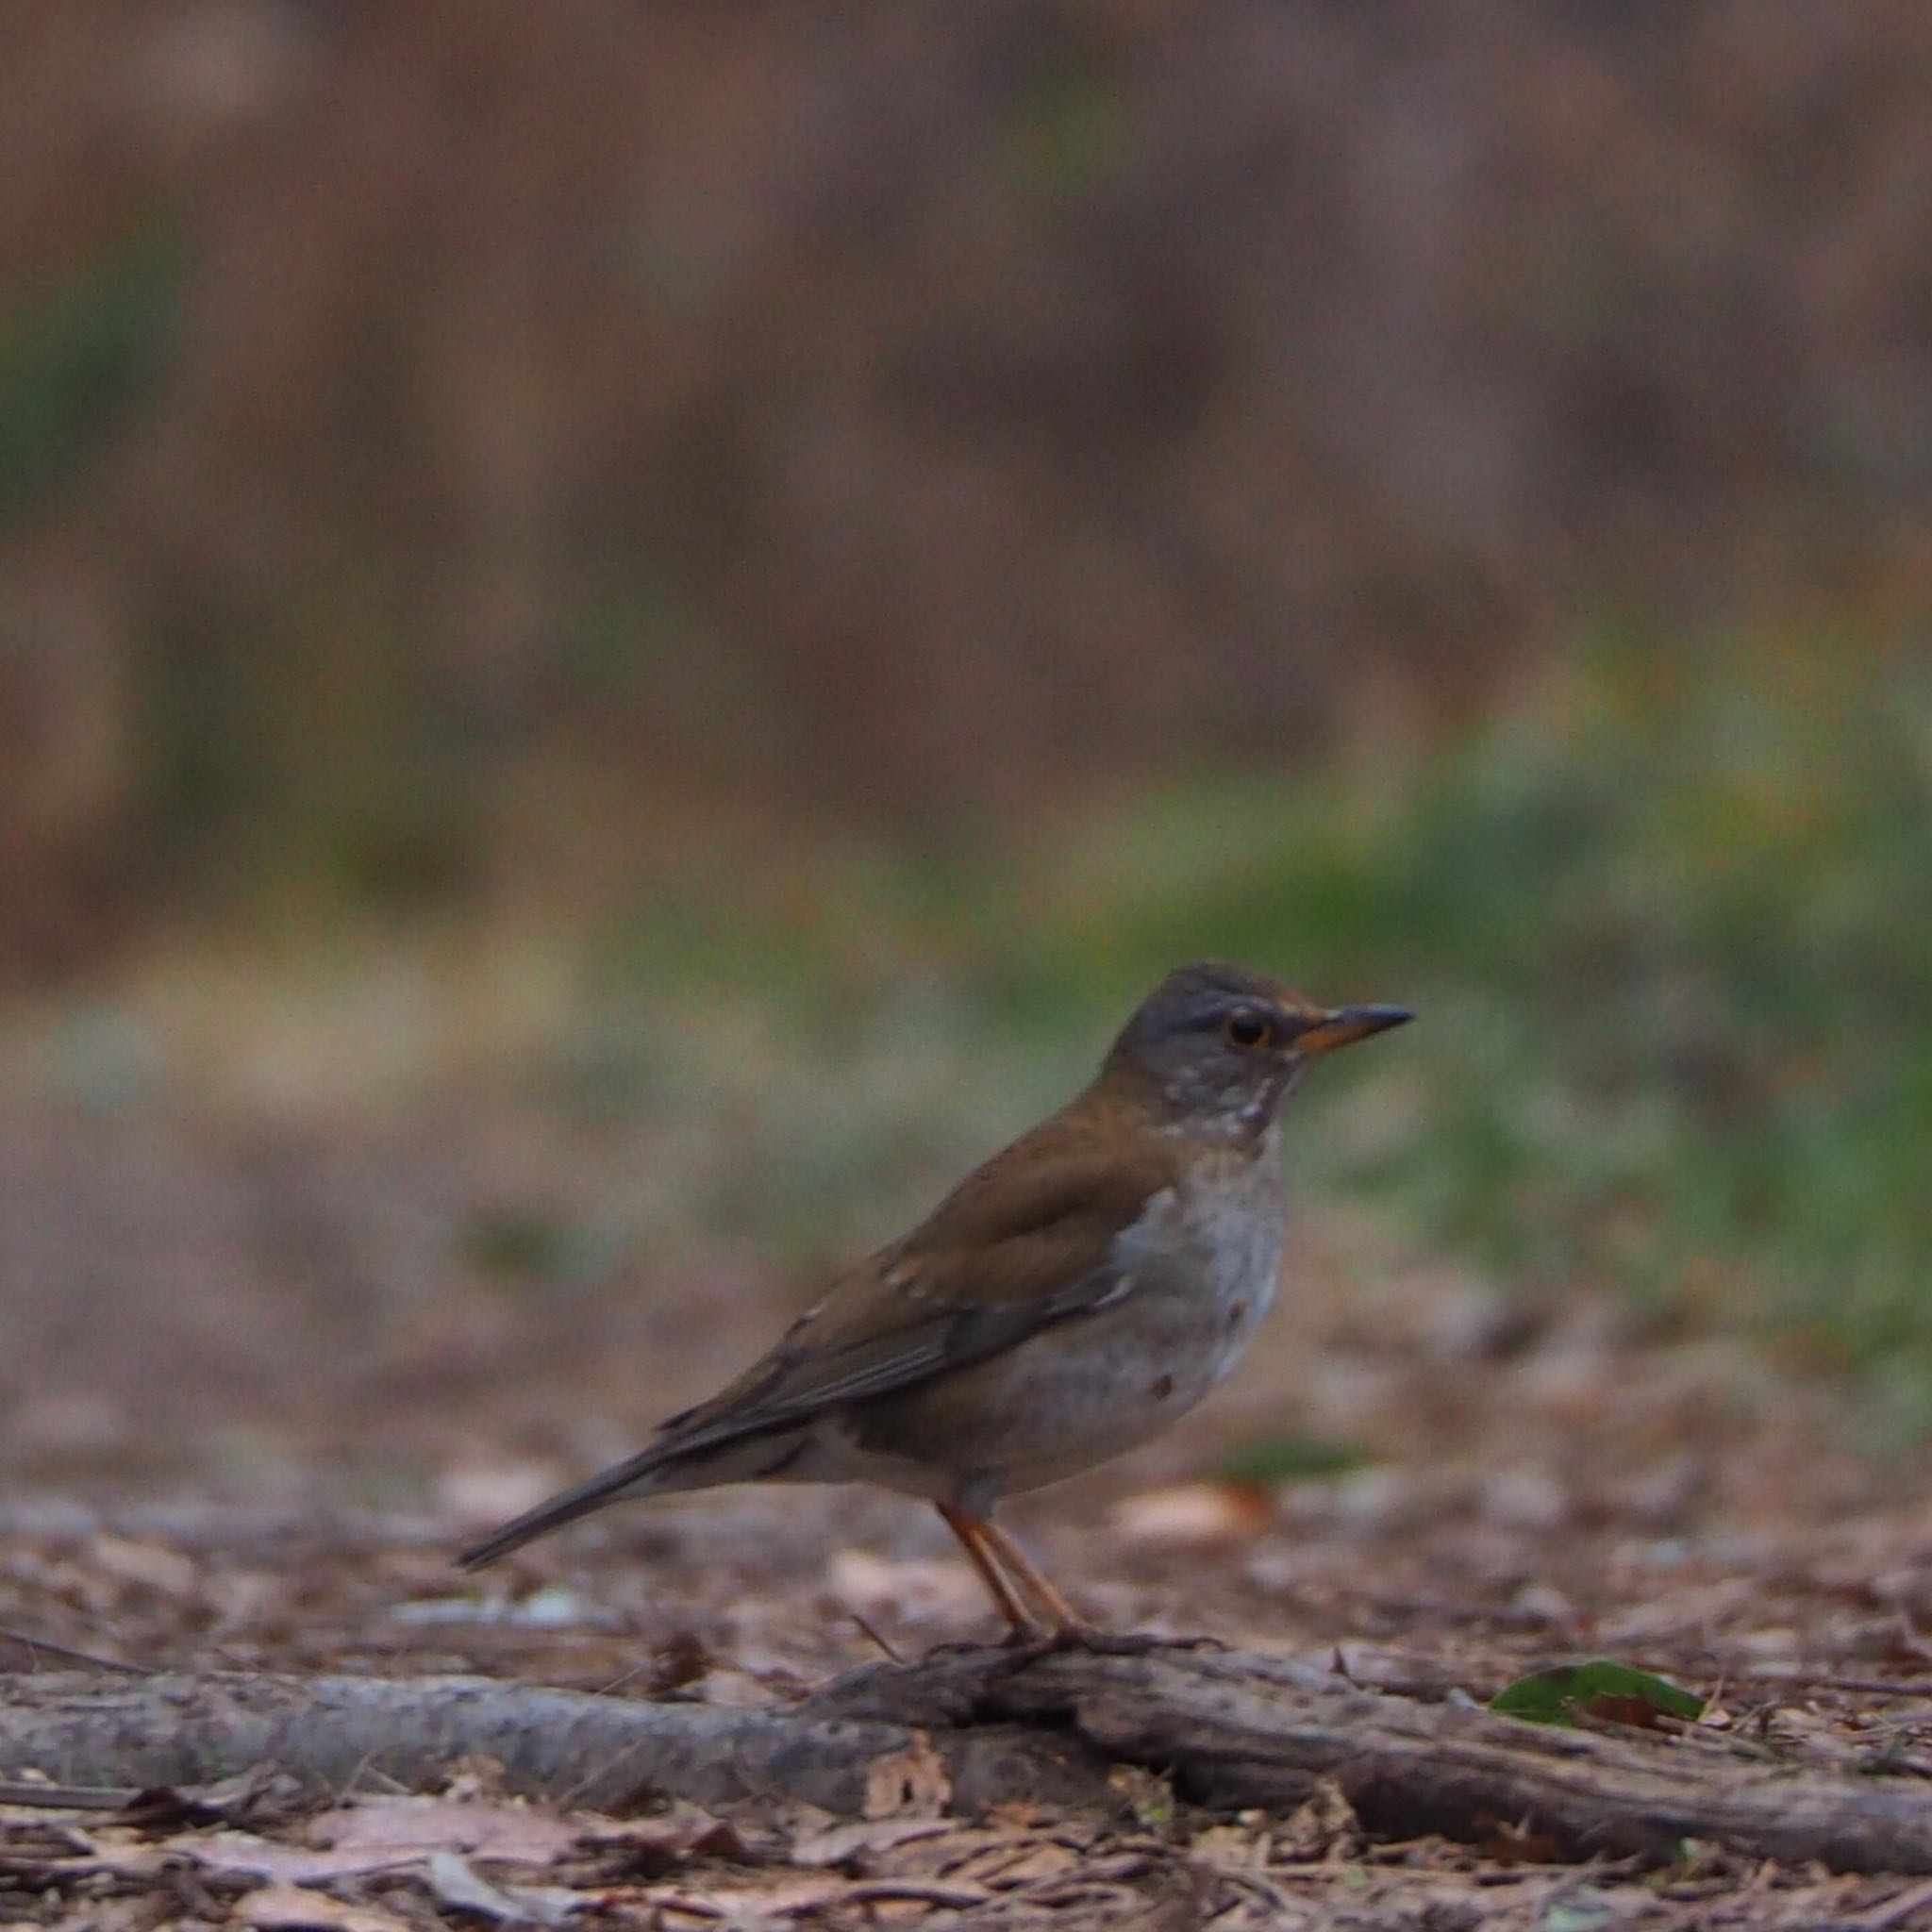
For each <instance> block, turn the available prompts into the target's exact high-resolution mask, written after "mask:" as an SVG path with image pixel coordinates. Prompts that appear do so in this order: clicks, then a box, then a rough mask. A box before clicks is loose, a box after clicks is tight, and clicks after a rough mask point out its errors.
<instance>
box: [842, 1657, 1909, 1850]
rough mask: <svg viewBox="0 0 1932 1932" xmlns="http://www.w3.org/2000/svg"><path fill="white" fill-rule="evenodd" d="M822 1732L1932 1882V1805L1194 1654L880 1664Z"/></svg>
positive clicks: (1435, 1827) (1250, 1793) (861, 1677)
mask: <svg viewBox="0 0 1932 1932" xmlns="http://www.w3.org/2000/svg"><path fill="white" fill-rule="evenodd" d="M804 1708H805V1710H806V1712H808V1713H809V1714H811V1715H814V1716H819V1717H825V1716H832V1715H844V1716H850V1717H864V1718H868V1719H871V1720H873V1721H874V1722H885V1723H893V1724H923V1725H942V1724H959V1723H961V1722H969V1721H974V1720H977V1721H981V1722H989V1723H1008V1724H1010V1723H1014V1722H1019V1723H1023V1724H1058V1725H1062V1726H1071V1727H1072V1729H1073V1730H1074V1734H1075V1735H1076V1736H1078V1737H1080V1738H1081V1739H1082V1740H1085V1741H1086V1742H1088V1743H1090V1744H1091V1745H1093V1746H1095V1747H1097V1748H1098V1749H1099V1750H1101V1751H1103V1752H1105V1753H1107V1754H1108V1756H1109V1757H1115V1758H1121V1759H1125V1760H1128V1761H1130V1762H1132V1763H1136V1764H1141V1765H1147V1766H1152V1767H1155V1768H1158V1769H1164V1770H1169V1771H1172V1772H1173V1774H1174V1779H1175V1783H1176V1785H1177V1786H1178V1788H1179V1789H1180V1790H1182V1792H1183V1793H1184V1794H1185V1795H1187V1796H1189V1797H1191V1798H1194V1799H1196V1800H1198V1801H1199V1802H1201V1803H1203V1804H1207V1805H1211V1806H1218V1807H1248V1806H1254V1807H1261V1808H1265V1809H1274V1810H1281V1809H1286V1808H1288V1807H1291V1806H1293V1805H1295V1804H1297V1803H1299V1802H1300V1801H1301V1800H1303V1799H1304V1798H1306V1797H1307V1796H1308V1795H1309V1794H1310V1793H1311V1791H1312V1790H1313V1789H1314V1788H1315V1786H1316V1784H1317V1782H1318V1781H1320V1780H1324V1779H1325V1780H1328V1781H1330V1782H1332V1783H1333V1784H1335V1785H1336V1786H1338V1787H1339V1788H1340V1789H1341V1792H1342V1794H1343V1795H1344V1796H1345V1797H1346V1798H1347V1799H1348V1801H1349V1803H1350V1804H1351V1805H1352V1806H1353V1807H1355V1811H1356V1815H1357V1817H1358V1818H1360V1820H1361V1821H1362V1823H1363V1824H1365V1825H1366V1826H1368V1827H1369V1829H1371V1830H1373V1831H1377V1832H1387V1833H1391V1834H1398V1835H1408V1834H1414V1833H1422V1832H1430V1831H1437V1832H1442V1833H1444V1834H1446V1835H1448V1836H1450V1837H1454V1838H1460V1839H1470V1840H1478V1841H1480V1840H1485V1839H1488V1838H1491V1837H1493V1836H1494V1835H1495V1833H1496V1831H1497V1829H1498V1827H1500V1826H1519V1825H1520V1826H1526V1827H1528V1828H1529V1829H1530V1830H1532V1831H1535V1832H1537V1833H1539V1834H1542V1835H1546V1836H1548V1837H1551V1838H1553V1839H1555V1840H1558V1841H1559V1842H1560V1843H1561V1844H1563V1845H1564V1846H1565V1847H1567V1848H1568V1849H1569V1850H1570V1851H1572V1852H1574V1853H1576V1854H1579V1855H1584V1854H1589V1853H1591V1852H1609V1853H1635V1854H1638V1855H1640V1856H1642V1857H1649V1858H1659V1859H1661V1858H1669V1857H1674V1856H1675V1855H1676V1854H1677V1852H1678V1849H1679V1847H1680V1846H1681V1845H1682V1843H1683V1842H1684V1840H1687V1839H1705V1840H1714V1841H1716V1842H1718V1843H1721V1844H1724V1845H1727V1846H1729V1847H1731V1848H1732V1849H1733V1850H1736V1851H1740V1852H1744V1853H1747V1854H1750V1855H1752V1856H1754V1857H1772V1858H1780V1859H1786V1860H1805V1859H1814V1858H1815V1859H1818V1860H1821V1861H1822V1862H1824V1864H1826V1865H1829V1866H1830V1867H1831V1868H1832V1869H1833V1870H1835V1871H1840V1872H1915V1873H1916V1872H1932V1790H1928V1789H1927V1787H1926V1786H1925V1784H1924V1783H1922V1782H1921V1781H1919V1780H1917V1779H1908V1778H1872V1777H1860V1776H1856V1775H1855V1776H1845V1775H1843V1774H1828V1773H1824V1772H1819V1771H1816V1770H1807V1769H1804V1768H1802V1767H1798V1766H1787V1765H1782V1764H1765V1763H1754V1762H1749V1761H1743V1760H1740V1759H1738V1758H1734V1757H1714V1756H1713V1755H1710V1754H1706V1753H1703V1752H1692V1751H1691V1750H1687V1749H1686V1748H1684V1745H1683V1744H1682V1743H1680V1742H1678V1741H1677V1740H1674V1739H1673V1738H1671V1737H1670V1736H1669V1735H1668V1734H1666V1733H1662V1732H1646V1731H1639V1730H1630V1731H1628V1732H1627V1733H1626V1734H1625V1735H1624V1736H1623V1737H1608V1736H1605V1735H1602V1734H1601V1733H1596V1732H1585V1731H1571V1730H1562V1729H1557V1728H1552V1727H1550V1726H1547V1725H1541V1724H1524V1723H1522V1722H1521V1721H1519V1720H1517V1719H1514V1718H1506V1717H1497V1716H1493V1715H1491V1713H1490V1712H1489V1711H1486V1710H1473V1709H1470V1708H1467V1707H1463V1706H1460V1705H1456V1704H1418V1703H1414V1702H1411V1701H1410V1700H1408V1699H1406V1698H1400V1697H1390V1696H1385V1695H1383V1694H1380V1693H1378V1692H1375V1691H1362V1690H1359V1689H1357V1688H1356V1687H1354V1686H1352V1685H1348V1684H1346V1683H1344V1682H1343V1681H1342V1680H1341V1679H1340V1678H1338V1677H1336V1676H1334V1675H1332V1674H1328V1673H1326V1672H1324V1671H1319V1670H1316V1669H1314V1668H1312V1667H1310V1666H1308V1665H1307V1664H1303V1663H1299V1662H1296V1661H1294V1660H1292V1659H1286V1658H1273V1657H1257V1656H1254V1655H1249V1654H1241V1653H1237V1652H1221V1653H1218V1654H1217V1653H1213V1652H1199V1651H1189V1650H1178V1649H1159V1650H1151V1651H1147V1652H1145V1653H1142V1654H1125V1655H1108V1654H1107V1653H1105V1652H1091V1651H1071V1652H1066V1653H1064V1654H1060V1655H1049V1656H1046V1657H1037V1658H1032V1659H1028V1660H1025V1661H1024V1662H1019V1663H1014V1662H1008V1664H1007V1665H1006V1667H1005V1668H1002V1667H1001V1665H1000V1664H999V1663H998V1662H997V1661H993V1662H989V1661H988V1660H987V1659H986V1658H985V1657H958V1658H944V1659H936V1660H930V1661H928V1662H927V1663H925V1664H924V1665H922V1666H920V1667H919V1668H918V1669H916V1670H911V1671H892V1670H890V1669H883V1668H880V1667H878V1666H871V1667H868V1668H867V1669H866V1670H864V1671H862V1672H858V1673H855V1674H852V1675H851V1676H849V1677H847V1678H845V1679H843V1680H841V1682H839V1683H836V1684H833V1685H830V1686H828V1687H827V1688H826V1689H825V1690H824V1691H822V1692H820V1693H819V1694H818V1695H817V1696H816V1697H814V1698H812V1699H810V1700H809V1701H808V1704H807V1705H806V1706H805V1707H804Z"/></svg>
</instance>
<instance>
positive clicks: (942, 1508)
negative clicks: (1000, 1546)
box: [933, 1503, 1040, 1637]
mask: <svg viewBox="0 0 1932 1932" xmlns="http://www.w3.org/2000/svg"><path fill="white" fill-rule="evenodd" d="M933 1507H934V1508H935V1509H937V1510H938V1511H939V1512H940V1517H941V1521H942V1522H943V1523H944V1524H945V1525H946V1527H947V1528H948V1529H950V1530H951V1531H952V1532H953V1534H954V1535H955V1536H956V1537H958V1539H959V1547H960V1548H961V1549H963V1550H964V1551H965V1552H966V1557H967V1560H968V1561H969V1562H970V1563H971V1564H972V1565H973V1567H974V1569H975V1570H976V1571H978V1573H979V1580H980V1581H981V1582H982V1583H983V1584H985V1585H986V1587H987V1590H988V1591H990V1592H991V1596H992V1600H993V1602H994V1603H996V1604H998V1605H999V1607H1000V1614H1001V1615H1002V1616H1003V1617H1005V1618H1006V1620H1007V1623H1008V1625H1010V1626H1011V1629H1012V1632H1013V1634H1014V1636H1016V1637H1032V1636H1034V1635H1035V1634H1036V1633H1037V1632H1038V1630H1039V1628H1040V1626H1039V1624H1037V1623H1036V1622H1035V1621H1034V1617H1033V1613H1032V1612H1031V1611H1030V1610H1029V1609H1028V1608H1027V1607H1026V1605H1025V1603H1024V1600H1023V1599H1022V1597H1021V1595H1020V1593H1019V1591H1016V1590H1015V1589H1014V1588H1013V1584H1012V1580H1011V1579H1010V1578H1009V1577H1008V1575H1007V1574H1006V1572H1005V1571H1004V1570H1002V1569H1001V1568H1000V1565H999V1561H998V1559H997V1558H996V1557H994V1555H993V1553H992V1550H991V1549H990V1548H989V1547H988V1545H989V1544H990V1543H991V1541H992V1539H993V1538H994V1537H995V1536H996V1535H998V1534H999V1532H997V1531H996V1530H995V1529H994V1528H993V1526H992V1524H990V1523H987V1522H984V1521H982V1520H981V1519H980V1518H979V1517H977V1516H969V1515H967V1513H966V1512H965V1511H964V1510H963V1509H955V1508H954V1507H952V1505H951V1504H950V1503H935V1504H934V1505H933ZM1002 1540H1003V1541H1004V1539H1002Z"/></svg>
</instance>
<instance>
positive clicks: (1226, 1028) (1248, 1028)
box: [1221, 1008, 1274, 1053]
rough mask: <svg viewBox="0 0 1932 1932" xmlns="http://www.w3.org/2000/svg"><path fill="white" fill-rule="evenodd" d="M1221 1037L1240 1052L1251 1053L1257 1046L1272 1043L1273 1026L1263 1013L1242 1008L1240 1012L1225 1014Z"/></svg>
mask: <svg viewBox="0 0 1932 1932" xmlns="http://www.w3.org/2000/svg"><path fill="white" fill-rule="evenodd" d="M1221 1037H1222V1038H1223V1039H1224V1040H1225V1041H1227V1043H1228V1045H1230V1046H1232V1047H1238V1048H1239V1049H1240V1050H1241V1052H1242V1053H1253V1052H1254V1051H1255V1050H1256V1049H1257V1047H1263V1046H1270V1045H1273V1043H1274V1024H1272V1023H1271V1022H1270V1021H1269V1020H1268V1019H1267V1018H1266V1017H1265V1016H1264V1015H1262V1014H1260V1013H1257V1012H1253V1011H1250V1010H1249V1009H1248V1008H1242V1009H1241V1011H1240V1012H1238V1013H1230V1014H1229V1015H1228V1016H1227V1018H1226V1020H1225V1021H1224V1023H1223V1024H1222V1028H1221Z"/></svg>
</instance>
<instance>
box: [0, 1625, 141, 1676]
mask: <svg viewBox="0 0 1932 1932" xmlns="http://www.w3.org/2000/svg"><path fill="white" fill-rule="evenodd" d="M0 1637H4V1638H5V1639H6V1640H7V1641H8V1642H9V1643H18V1644H20V1645H21V1646H22V1647H23V1648H24V1649H25V1650H27V1651H30V1652H32V1653H33V1654H34V1655H35V1656H37V1657H38V1656H39V1655H40V1654H41V1653H42V1652H44V1653H45V1654H46V1655H47V1656H48V1657H65V1658H66V1659H67V1661H68V1662H69V1663H71V1664H87V1665H90V1666H91V1667H92V1669H94V1670H97V1671H122V1672H125V1674H127V1675H128V1676H130V1677H152V1676H153V1675H154V1674H155V1673H154V1671H153V1670H152V1669H151V1668H150V1667H149V1666H148V1665H146V1664H124V1663H123V1662H122V1661H121V1660H120V1659H119V1658H118V1657H96V1656H95V1655H94V1654H93V1652H92V1651H91V1650H75V1648H74V1647H73V1646H72V1645H71V1644H66V1643H56V1642H54V1641H52V1640H51V1639H50V1638H46V1637H35V1636H33V1635H32V1634H31V1633H30V1632H28V1631H25V1630H15V1629H12V1628H10V1627H9V1626H8V1625H7V1624H0Z"/></svg>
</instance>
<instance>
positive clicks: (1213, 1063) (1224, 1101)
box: [1103, 960, 1411, 1133]
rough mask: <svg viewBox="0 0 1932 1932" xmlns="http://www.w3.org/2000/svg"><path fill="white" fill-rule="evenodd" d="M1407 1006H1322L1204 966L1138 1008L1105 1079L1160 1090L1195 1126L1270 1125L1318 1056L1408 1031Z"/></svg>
mask: <svg viewBox="0 0 1932 1932" xmlns="http://www.w3.org/2000/svg"><path fill="white" fill-rule="evenodd" d="M1410 1017H1411V1015H1410V1014H1409V1013H1408V1012H1407V1010H1406V1009H1405V1008H1401V1007H1323V1006H1317V1005H1316V1004H1315V1003H1314V1002H1313V1001H1312V1000H1308V999H1305V998H1304V997H1303V996H1302V995H1301V994H1300V993H1298V992H1294V991H1291V990H1290V989H1289V988H1288V987H1285V986H1283V985H1282V984H1281V982H1280V981H1279V980H1278V979H1271V978H1270V977H1269V976H1268V975H1267V974H1264V973H1254V972H1250V971H1249V970H1248V969H1247V968H1246V967H1243V966H1229V965H1224V964H1221V963H1219V962H1217V961H1211V960H1210V961H1205V962H1203V963H1201V964H1198V965H1193V966H1182V967H1179V968H1177V969H1176V970H1175V971H1174V972H1173V973H1170V974H1168V975H1167V977H1166V978H1165V979H1163V980H1162V981H1161V982H1160V984H1159V985H1158V986H1157V987H1156V988H1155V989H1154V991H1152V992H1150V993H1149V994H1148V995H1147V997H1146V998H1145V999H1144V1000H1142V1001H1141V1004H1140V1006H1139V1007H1138V1008H1136V1009H1135V1012H1134V1016H1133V1018H1132V1019H1130V1020H1129V1021H1128V1022H1127V1024H1126V1025H1125V1026H1124V1027H1123V1028H1122V1029H1121V1033H1120V1037H1119V1038H1118V1039H1117V1040H1116V1041H1114V1043H1113V1047H1112V1050H1111V1051H1110V1052H1109V1053H1108V1057H1107V1063H1106V1066H1105V1068H1104V1069H1103V1077H1104V1078H1105V1077H1108V1076H1111V1077H1112V1078H1114V1079H1117V1080H1129V1081H1132V1082H1133V1083H1134V1084H1135V1085H1136V1086H1139V1087H1141V1089H1142V1090H1143V1091H1151V1092H1152V1094H1153V1095H1154V1096H1156V1097H1157V1098H1158V1103H1159V1105H1160V1106H1161V1108H1162V1110H1163V1111H1164V1112H1166V1113H1168V1114H1170V1115H1171V1116H1173V1117H1174V1118H1176V1119H1178V1120H1181V1121H1183V1122H1185V1123H1187V1124H1199V1125H1201V1126H1203V1127H1208V1128H1210V1129H1223V1130H1227V1131H1245V1132H1250V1133H1252V1132H1255V1131H1257V1130H1258V1129H1260V1128H1262V1127H1265V1126H1266V1125H1267V1124H1268V1123H1269V1122H1270V1121H1272V1120H1273V1119H1274V1113H1275V1109H1276V1108H1279V1107H1280V1105H1281V1102H1282V1100H1283V1098H1284V1097H1285V1096H1286V1095H1287V1093H1288V1092H1289V1091H1290V1089H1291V1088H1292V1087H1293V1086H1294V1084H1295V1082H1296V1080H1297V1079H1298V1078H1299V1077H1300V1075H1301V1074H1302V1072H1303V1071H1304V1070H1305V1069H1306V1068H1307V1066H1308V1064H1309V1063H1310V1062H1311V1061H1312V1060H1314V1059H1315V1058H1318V1057H1319V1056H1321V1055H1323V1054H1325V1053H1332V1052H1333V1051H1334V1050H1335V1049H1336V1048H1337V1047H1339V1046H1349V1045H1352V1044H1353V1043H1354V1042H1355V1041H1357V1040H1366V1039H1368V1037H1369V1036H1370V1035H1371V1034H1372V1033H1383V1032H1386V1031H1387V1030H1388V1029H1389V1028H1390V1027H1391V1026H1400V1025H1401V1024H1403V1023H1404V1022H1405V1021H1406V1020H1407V1019H1409V1018H1410Z"/></svg>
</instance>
